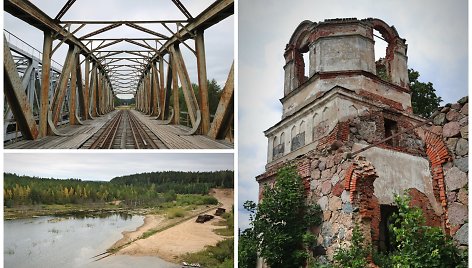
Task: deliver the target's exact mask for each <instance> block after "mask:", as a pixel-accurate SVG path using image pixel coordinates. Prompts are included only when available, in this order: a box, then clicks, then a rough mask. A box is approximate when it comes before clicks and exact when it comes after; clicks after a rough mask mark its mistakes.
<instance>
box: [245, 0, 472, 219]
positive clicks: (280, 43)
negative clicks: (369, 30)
mask: <svg viewBox="0 0 472 268" xmlns="http://www.w3.org/2000/svg"><path fill="white" fill-rule="evenodd" d="M467 11H468V6H467V1H466V0H457V1H441V0H433V1H426V0H415V1H406V0H397V1H372V0H360V1H349V0H331V1H311V0H300V1H269V0H259V1H250V0H241V1H239V48H238V49H239V51H238V53H239V130H240V131H239V204H238V206H239V209H240V213H241V212H244V211H241V210H242V204H243V203H244V201H245V200H254V201H255V200H257V191H258V185H257V183H256V181H255V176H257V175H259V174H261V173H263V172H264V166H265V164H266V161H267V140H266V138H265V137H264V134H263V133H262V132H263V131H264V130H266V129H268V128H269V127H270V126H272V125H274V124H275V123H277V122H278V121H280V119H281V115H282V106H281V104H280V102H279V99H280V98H281V97H282V96H283V76H284V73H283V66H284V63H285V62H284V57H283V52H284V48H285V45H286V44H287V43H288V41H289V39H290V36H291V35H292V33H293V31H294V30H295V28H296V27H297V26H298V25H299V24H300V22H302V21H303V20H311V21H314V22H318V21H323V20H325V19H329V18H343V17H349V18H350V17H356V18H358V19H363V18H369V17H374V18H379V19H381V20H383V21H385V22H386V23H387V24H389V25H394V26H395V28H396V29H397V31H398V33H399V34H400V36H401V37H402V38H405V39H406V42H407V44H408V66H409V68H413V69H415V70H417V71H419V72H420V75H421V76H420V78H419V80H420V81H424V82H432V83H433V85H434V88H435V89H436V90H437V94H438V95H439V96H441V97H442V98H443V100H444V103H447V102H455V101H457V100H458V99H460V98H461V97H463V96H465V95H467V94H468V90H467V86H468V80H467V74H468V67H467V63H468V54H467V53H468V50H467V48H468V44H467V34H468V22H467ZM239 223H240V227H241V228H245V227H247V223H248V218H247V214H245V213H241V214H240V217H239Z"/></svg>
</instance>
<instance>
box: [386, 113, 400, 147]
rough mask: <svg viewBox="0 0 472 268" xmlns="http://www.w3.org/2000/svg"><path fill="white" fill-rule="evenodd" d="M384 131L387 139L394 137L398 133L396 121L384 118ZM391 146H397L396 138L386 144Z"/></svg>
mask: <svg viewBox="0 0 472 268" xmlns="http://www.w3.org/2000/svg"><path fill="white" fill-rule="evenodd" d="M384 129H385V138H388V137H391V136H393V135H394V134H395V133H398V124H397V122H396V121H393V120H390V119H387V118H384ZM385 143H386V144H388V145H390V146H396V142H395V138H393V139H390V140H388V141H386V142H385Z"/></svg>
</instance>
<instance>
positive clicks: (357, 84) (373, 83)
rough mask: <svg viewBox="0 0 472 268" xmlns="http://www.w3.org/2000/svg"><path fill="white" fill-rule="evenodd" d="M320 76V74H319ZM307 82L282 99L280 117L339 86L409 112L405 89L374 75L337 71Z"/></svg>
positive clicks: (293, 111)
mask: <svg viewBox="0 0 472 268" xmlns="http://www.w3.org/2000/svg"><path fill="white" fill-rule="evenodd" d="M319 77H321V76H319ZM313 78H314V79H312V80H311V81H310V83H307V84H305V85H303V86H302V87H300V88H299V89H297V90H296V91H294V92H293V95H292V94H291V95H289V96H286V97H284V98H283V99H282V109H283V115H282V118H285V117H288V116H290V115H292V114H294V113H296V112H297V111H299V110H300V109H301V108H303V107H304V106H306V105H309V104H310V103H311V102H312V101H313V99H314V98H316V97H317V96H319V95H321V94H323V93H324V92H326V91H329V90H331V89H332V88H333V87H336V86H339V87H343V88H346V89H350V90H352V91H355V92H356V93H357V94H359V95H361V96H366V97H369V98H371V99H372V100H373V101H377V102H380V103H383V104H388V105H391V106H392V107H393V108H395V109H397V110H401V111H409V112H411V96H410V94H409V93H408V92H407V91H405V90H400V89H395V88H392V85H391V84H388V83H386V82H385V81H382V80H380V79H376V78H374V77H367V76H365V75H362V74H358V73H352V74H350V73H337V74H335V75H334V74H333V75H331V76H323V78H318V77H316V76H315V77H313Z"/></svg>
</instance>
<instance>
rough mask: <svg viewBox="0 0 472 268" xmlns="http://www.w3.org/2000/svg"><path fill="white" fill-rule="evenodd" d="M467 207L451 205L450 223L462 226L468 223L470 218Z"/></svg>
mask: <svg viewBox="0 0 472 268" xmlns="http://www.w3.org/2000/svg"><path fill="white" fill-rule="evenodd" d="M468 215H469V214H468V211H467V206H465V205H462V204H460V203H457V202H453V203H452V204H449V213H448V216H449V222H450V223H451V224H452V225H460V224H463V223H464V222H466V221H467V218H468Z"/></svg>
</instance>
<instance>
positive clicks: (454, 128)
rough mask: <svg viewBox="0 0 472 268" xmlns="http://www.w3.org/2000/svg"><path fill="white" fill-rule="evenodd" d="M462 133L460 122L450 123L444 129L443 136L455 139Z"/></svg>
mask: <svg viewBox="0 0 472 268" xmlns="http://www.w3.org/2000/svg"><path fill="white" fill-rule="evenodd" d="M460 131H461V128H460V125H459V122H449V123H447V124H445V125H444V127H443V136H444V137H446V138H450V137H455V136H458V135H459V134H460Z"/></svg>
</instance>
